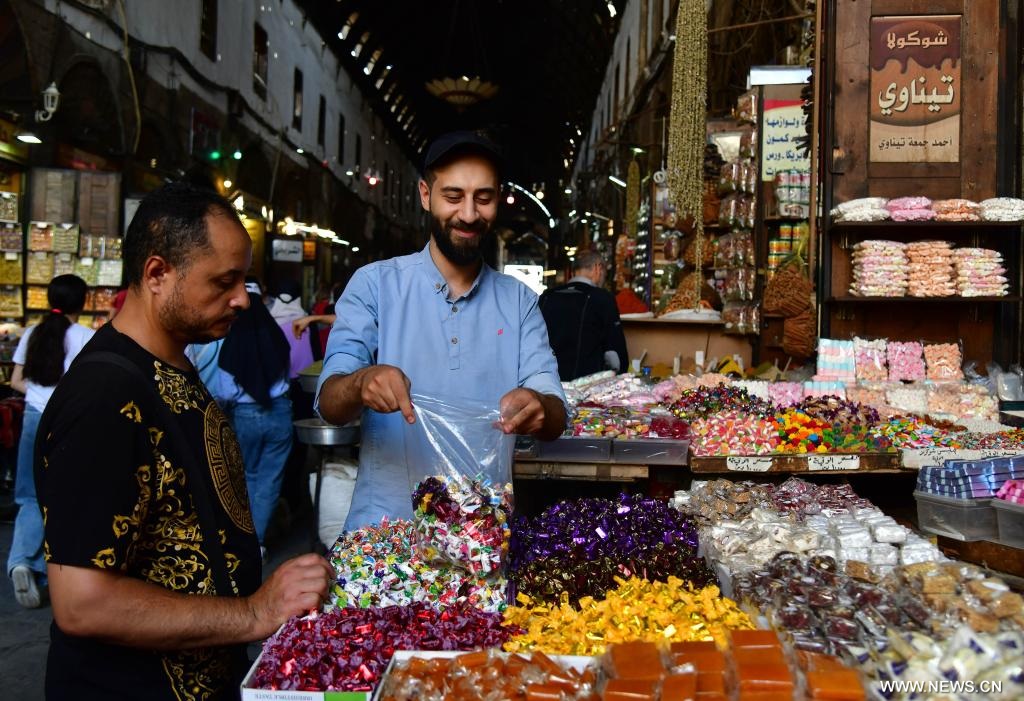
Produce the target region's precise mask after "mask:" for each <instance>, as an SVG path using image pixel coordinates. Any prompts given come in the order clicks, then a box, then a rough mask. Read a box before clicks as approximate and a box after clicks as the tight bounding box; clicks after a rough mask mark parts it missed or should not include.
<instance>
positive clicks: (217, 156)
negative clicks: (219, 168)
mask: <svg viewBox="0 0 1024 701" xmlns="http://www.w3.org/2000/svg"><path fill="white" fill-rule="evenodd" d="M210 160H211V161H219V160H220V151H218V150H217V149H214V150H212V151H210Z"/></svg>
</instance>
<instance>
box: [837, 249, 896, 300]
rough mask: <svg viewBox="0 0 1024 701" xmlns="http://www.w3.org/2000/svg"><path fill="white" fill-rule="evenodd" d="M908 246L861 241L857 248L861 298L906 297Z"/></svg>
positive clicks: (853, 289) (856, 289)
mask: <svg viewBox="0 0 1024 701" xmlns="http://www.w3.org/2000/svg"><path fill="white" fill-rule="evenodd" d="M907 266H908V263H907V255H906V244H902V243H898V242H896V241H874V240H872V241H861V242H860V243H858V244H856V245H855V246H854V247H853V283H852V284H851V285H850V294H852V295H855V296H857V297H902V296H903V295H905V294H906V293H907V276H908V267H907Z"/></svg>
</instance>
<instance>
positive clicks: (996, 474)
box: [917, 457, 1024, 499]
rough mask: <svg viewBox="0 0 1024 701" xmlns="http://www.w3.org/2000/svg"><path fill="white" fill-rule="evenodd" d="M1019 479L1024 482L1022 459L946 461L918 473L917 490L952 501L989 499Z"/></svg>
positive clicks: (929, 466) (923, 468)
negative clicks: (1009, 482)
mask: <svg viewBox="0 0 1024 701" xmlns="http://www.w3.org/2000/svg"><path fill="white" fill-rule="evenodd" d="M1020 479H1024V458H1021V457H1003V458H989V459H988V460H946V461H945V462H944V463H943V464H942V465H926V466H924V467H922V468H921V469H920V470H918V473H917V490H918V491H920V492H926V493H928V494H937V495H939V496H944V497H950V498H953V499H990V498H992V497H994V496H997V495H998V494H999V492H1000V491H1001V490H1002V488H1003V485H1004V484H1006V483H1007V482H1008V481H1012V480H1020ZM1000 498H1002V497H1000Z"/></svg>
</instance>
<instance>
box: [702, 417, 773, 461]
mask: <svg viewBox="0 0 1024 701" xmlns="http://www.w3.org/2000/svg"><path fill="white" fill-rule="evenodd" d="M690 430H691V432H692V433H693V443H692V444H691V445H690V450H691V451H693V454H694V455H698V456H711V455H768V454H771V453H774V452H776V451H777V450H778V447H779V435H778V431H777V429H776V428H775V424H774V423H773V421H772V420H771V419H767V418H762V417H760V416H751V415H750V414H747V413H745V412H742V411H723V412H722V413H719V414H712V415H711V416H708V417H707V418H705V419H697V420H696V421H694V422H693V423H692V424H691V425H690Z"/></svg>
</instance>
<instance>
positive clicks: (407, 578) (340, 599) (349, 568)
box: [328, 519, 506, 611]
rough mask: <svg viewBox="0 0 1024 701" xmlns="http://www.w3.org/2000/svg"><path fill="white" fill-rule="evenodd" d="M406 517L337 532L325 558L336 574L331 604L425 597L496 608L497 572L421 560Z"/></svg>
mask: <svg viewBox="0 0 1024 701" xmlns="http://www.w3.org/2000/svg"><path fill="white" fill-rule="evenodd" d="M415 537H416V536H415V530H414V528H413V525H412V522H411V521H403V520H396V521H388V520H387V519H384V520H383V521H381V523H380V524H379V525H378V526H370V527H366V528H361V529H358V530H354V531H347V532H345V533H342V534H341V536H340V537H339V538H338V540H337V541H336V542H335V543H334V546H333V547H332V548H331V552H330V554H329V555H328V559H329V560H330V562H331V564H332V565H333V566H334V570H335V575H336V579H335V582H334V584H332V585H331V589H330V601H329V604H330V606H332V607H338V608H345V607H358V608H370V607H381V606H406V605H409V604H413V603H429V604H432V605H434V606H437V607H445V606H451V605H457V604H470V605H473V606H475V607H477V608H479V609H481V610H484V611H501V610H503V609H504V608H505V603H506V599H505V597H506V581H505V579H504V577H503V576H501V575H499V574H492V575H489V576H480V575H473V574H470V573H469V572H467V571H466V570H465V569H463V568H460V567H445V566H437V565H436V564H431V563H427V562H424V561H423V559H422V558H421V557H420V555H419V553H418V552H417V551H416V548H415V547H414V542H415Z"/></svg>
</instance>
